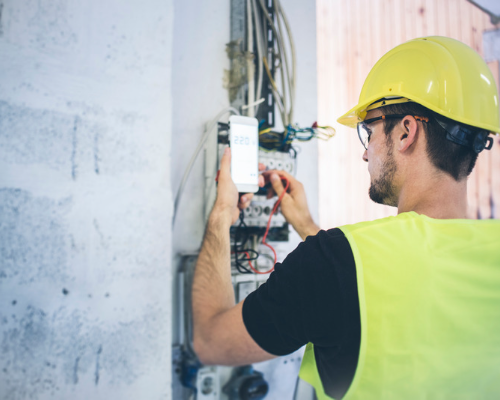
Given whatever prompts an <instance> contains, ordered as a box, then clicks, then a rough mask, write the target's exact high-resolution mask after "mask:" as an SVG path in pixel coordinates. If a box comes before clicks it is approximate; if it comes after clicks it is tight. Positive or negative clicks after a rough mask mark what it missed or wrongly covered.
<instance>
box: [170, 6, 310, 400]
mask: <svg viewBox="0 0 500 400" xmlns="http://www.w3.org/2000/svg"><path fill="white" fill-rule="evenodd" d="M230 2H231V39H230V42H229V43H228V44H227V46H226V51H227V54H228V57H229V60H230V65H231V68H230V70H229V71H226V76H225V81H226V87H227V89H228V93H229V100H230V103H231V107H233V108H232V110H238V111H239V112H241V113H242V114H244V115H246V116H250V117H255V118H257V120H258V122H259V147H260V150H259V162H260V163H261V164H263V165H264V166H265V167H266V169H268V170H280V171H285V172H286V173H288V174H290V175H292V176H294V175H295V174H296V170H297V154H298V151H297V147H296V146H293V145H292V141H293V140H295V139H298V140H310V139H311V138H313V137H315V135H316V131H314V130H313V128H307V129H300V128H298V127H297V126H295V125H292V122H293V121H292V118H293V116H292V115H293V96H294V90H295V89H294V87H295V72H294V68H295V67H294V64H295V59H294V57H295V54H294V49H293V43H292V42H291V37H290V32H289V26H288V22H287V21H286V17H285V16H284V14H283V10H282V8H281V5H280V4H279V0H230ZM283 26H286V30H287V35H288V39H289V41H290V43H288V46H287V47H286V48H285V47H284V45H283V37H284V34H283V32H282V31H283ZM280 32H281V33H280ZM289 47H291V52H292V57H291V58H290V60H289V59H288V58H287V56H286V51H287V49H288V48H289ZM290 65H291V68H290ZM279 85H282V89H281V90H279V88H278V86H279ZM285 86H286V88H285ZM209 125H210V126H212V125H211V124H209ZM229 129H230V127H229V124H227V123H222V122H219V123H218V124H217V129H213V130H210V128H207V127H206V129H205V131H206V132H207V137H206V139H204V140H206V141H205V142H204V143H205V147H204V165H205V168H204V172H205V176H204V183H205V184H204V197H205V210H204V216H205V220H206V221H208V217H209V215H210V212H211V209H212V207H213V204H214V201H215V198H216V191H217V190H216V177H217V171H218V168H219V164H220V160H221V158H222V155H223V153H224V149H225V148H226V147H227V146H229V144H230V143H229ZM301 132H306V136H305V137H301V136H300V134H301ZM270 194H273V192H272V190H270V185H269V184H268V185H267V186H266V187H264V188H261V189H260V190H259V191H258V192H257V193H255V195H254V197H253V199H252V202H251V203H250V205H249V207H247V208H246V209H245V210H243V211H242V212H241V215H240V218H239V220H238V221H236V223H235V224H234V225H233V226H232V227H231V232H230V233H231V234H230V238H231V239H230V240H231V252H232V257H231V258H232V260H231V275H232V282H233V287H234V291H235V298H236V301H237V302H240V301H242V300H244V299H245V298H246V296H248V295H249V294H250V293H252V292H253V291H254V290H256V289H257V288H258V287H259V286H260V285H262V284H264V283H265V282H266V281H267V279H268V277H269V275H268V273H269V272H271V271H272V270H273V268H274V265H275V262H276V260H277V259H282V258H283V255H284V254H285V252H288V250H289V249H288V248H287V247H286V246H285V245H287V244H288V241H289V226H288V223H287V222H286V220H285V217H284V216H283V214H282V213H281V211H280V209H279V207H276V203H277V200H278V199H277V197H276V196H271V197H269V196H268V195H270ZM268 242H270V243H271V244H270V243H268ZM281 246H284V248H283V249H282V248H281ZM195 264H196V255H188V256H185V257H183V258H182V260H181V266H180V268H179V271H178V273H177V275H176V280H177V282H176V284H175V290H176V294H175V295H176V301H177V304H178V305H179V307H177V309H176V310H174V311H175V312H174V326H178V327H179V330H178V332H177V333H176V335H175V338H176V340H174V343H175V345H174V347H173V357H172V362H173V368H172V371H173V398H174V399H176V400H188V399H190V400H191V399H196V400H208V399H214V400H216V399H217V400H219V399H220V400H233V399H234V400H236V399H255V400H260V399H264V398H266V396H267V394H268V392H272V391H273V390H276V389H275V388H274V387H273V386H272V385H271V384H270V382H268V381H267V379H266V377H268V376H272V377H273V379H274V380H275V381H277V380H278V377H277V376H278V375H279V377H281V378H282V379H288V384H286V385H280V386H283V387H280V388H279V393H281V394H282V393H287V395H286V397H281V396H280V398H290V399H291V398H292V397H293V393H294V390H295V388H294V387H293V385H292V386H291V385H290V384H289V380H290V379H291V380H293V381H294V382H295V380H296V379H297V375H298V369H299V366H300V361H301V357H302V352H301V351H300V350H299V351H297V352H296V353H294V354H291V355H289V356H286V357H280V358H277V359H275V360H271V361H267V362H264V363H260V364H259V365H258V366H256V365H253V366H252V365H247V366H243V367H238V368H232V367H223V366H203V365H201V364H200V362H199V361H198V359H197V357H196V354H195V353H194V350H193V348H192V321H191V284H192V278H193V273H194V268H195ZM277 371H279V373H278V375H276V373H277ZM274 398H276V397H274ZM305 399H306V398H304V399H301V400H305Z"/></svg>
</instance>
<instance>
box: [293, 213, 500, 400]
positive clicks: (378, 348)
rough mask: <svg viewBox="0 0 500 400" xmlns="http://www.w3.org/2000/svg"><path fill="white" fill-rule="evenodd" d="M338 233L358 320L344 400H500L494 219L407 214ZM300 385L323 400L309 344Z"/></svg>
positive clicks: (498, 227)
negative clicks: (355, 355)
mask: <svg viewBox="0 0 500 400" xmlns="http://www.w3.org/2000/svg"><path fill="white" fill-rule="evenodd" d="M340 229H341V230H342V231H343V232H344V234H345V236H346V238H347V240H348V241H349V244H350V245H351V249H352V252H353V255H354V261H355V263H356V274H357V284H358V293H359V306H360V317H361V347H360V353H359V359H358V366H357V369H356V373H355V376H354V379H353V382H352V384H351V386H350V388H349V390H348V392H347V393H346V395H345V396H344V399H345V400H357V399H360V400H361V399H362V400H370V399H377V400H414V399H415V400H417V399H418V400H448V399H450V400H451V399H453V400H457V399H464V400H465V399H467V400H471V399H473V400H483V399H495V400H498V399H500V221H499V220H480V221H478V220H462V219H460V220H458V219H449V220H441V219H433V218H429V217H427V216H424V215H419V214H417V213H415V212H408V213H402V214H399V215H398V216H397V217H389V218H383V219H380V220H376V221H371V222H362V223H359V224H354V225H347V226H343V227H341V228H340ZM300 377H301V378H302V379H303V380H305V381H307V382H309V383H310V384H311V385H313V386H314V387H315V389H316V394H317V396H318V399H320V400H324V399H331V397H329V396H328V395H326V394H325V392H324V389H323V386H322V383H321V379H320V377H319V374H318V370H317V367H316V362H315V358H314V346H313V345H312V344H311V343H310V344H308V345H307V348H306V353H305V355H304V359H303V361H302V366H301V370H300Z"/></svg>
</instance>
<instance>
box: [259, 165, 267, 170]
mask: <svg viewBox="0 0 500 400" xmlns="http://www.w3.org/2000/svg"><path fill="white" fill-rule="evenodd" d="M265 170H266V166H265V165H264V164H262V163H259V171H265Z"/></svg>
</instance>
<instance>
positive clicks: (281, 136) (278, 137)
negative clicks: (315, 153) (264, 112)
mask: <svg viewBox="0 0 500 400" xmlns="http://www.w3.org/2000/svg"><path fill="white" fill-rule="evenodd" d="M334 136H335V129H334V128H333V127H331V126H319V125H318V124H317V123H316V122H315V123H314V124H313V125H312V126H311V127H310V128H300V127H299V126H298V125H294V126H292V125H288V126H287V128H286V129H285V130H284V131H283V132H276V131H273V130H271V128H267V129H262V130H260V131H259V145H260V147H261V148H263V149H265V150H268V151H276V150H279V151H288V150H289V148H290V145H291V144H292V142H293V141H294V140H298V141H302V142H306V141H309V140H311V139H314V138H317V139H321V140H329V139H331V138H332V137H334Z"/></svg>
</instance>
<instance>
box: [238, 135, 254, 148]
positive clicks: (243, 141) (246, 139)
mask: <svg viewBox="0 0 500 400" xmlns="http://www.w3.org/2000/svg"><path fill="white" fill-rule="evenodd" d="M233 140H234V144H235V145H238V144H239V145H240V146H242V145H243V146H249V145H250V138H249V137H248V136H241V135H240V136H235V137H234V139H233ZM252 146H255V141H254V140H252Z"/></svg>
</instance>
